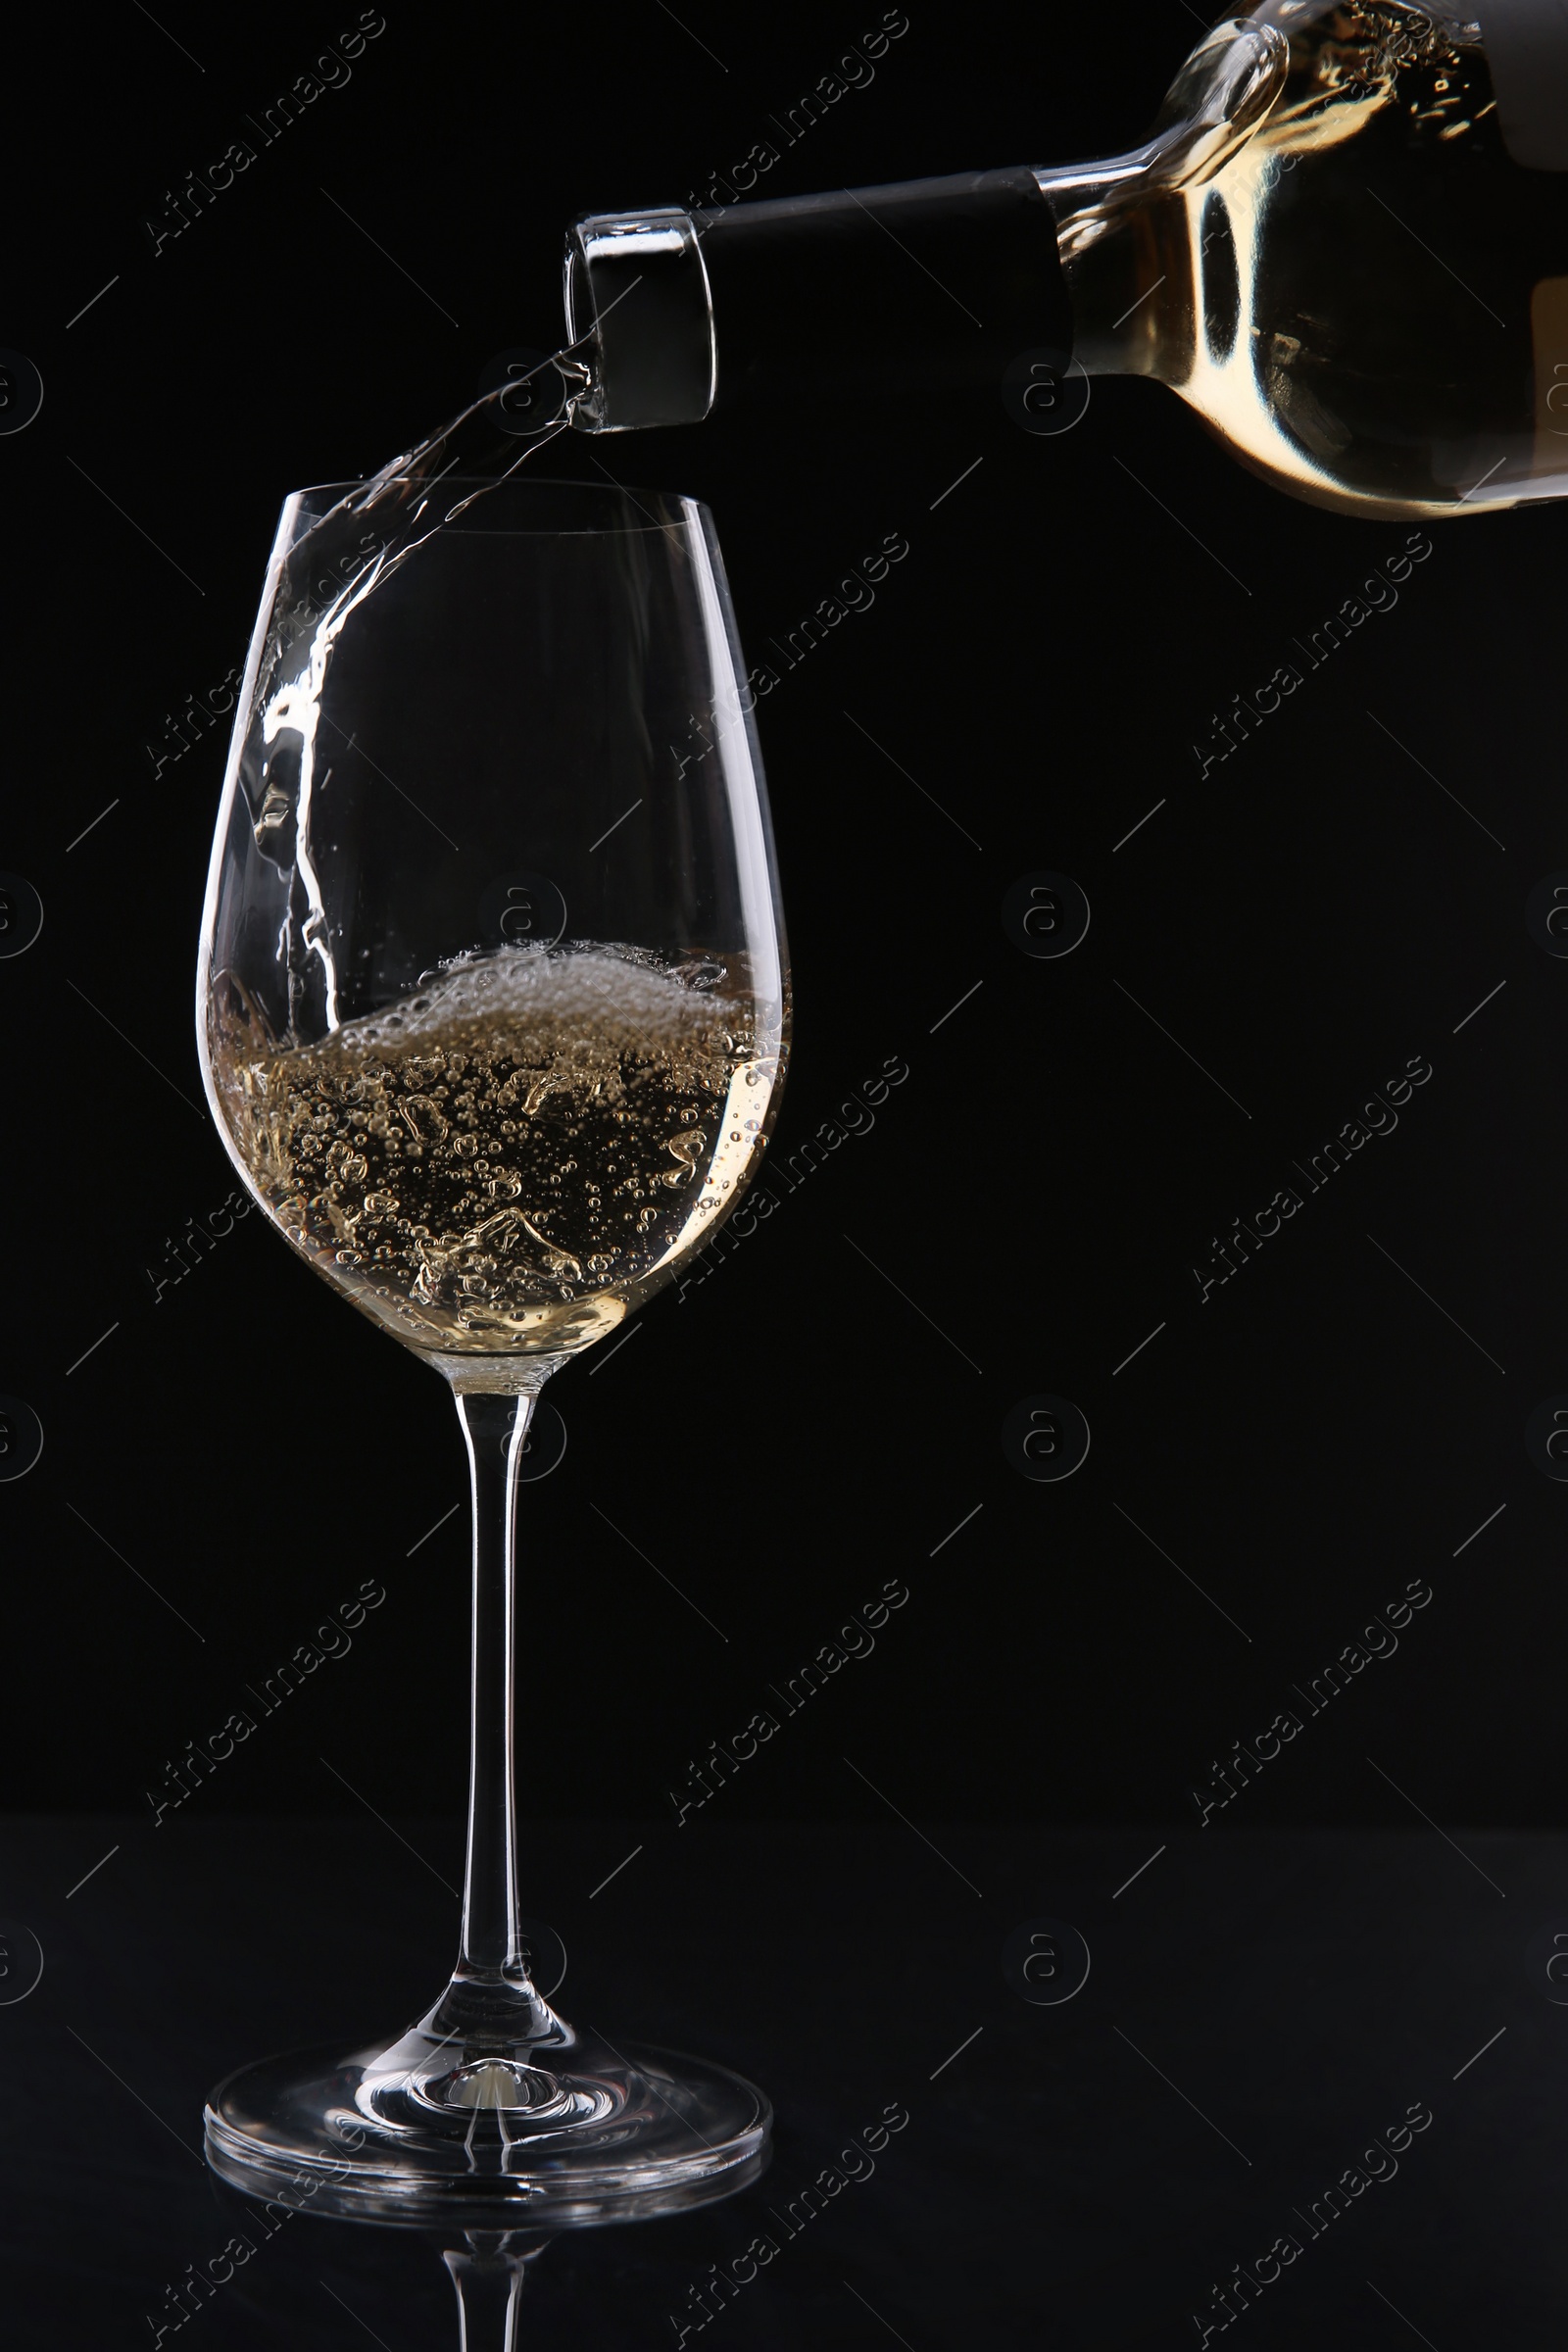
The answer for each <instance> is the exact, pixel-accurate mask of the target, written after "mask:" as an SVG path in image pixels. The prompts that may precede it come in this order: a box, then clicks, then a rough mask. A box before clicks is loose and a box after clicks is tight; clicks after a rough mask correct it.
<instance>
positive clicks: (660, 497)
mask: <svg viewBox="0 0 1568 2352" xmlns="http://www.w3.org/2000/svg"><path fill="white" fill-rule="evenodd" d="M376 478H377V477H376V476H375V475H374V474H360V475H358V476H356V477H355V478H354V479H353V480H351V481H341V482H307V483H304V484H303V485H302V486H301V487H300V488H298V489H294V490H285V491H284V493H283V510H284V511H286V510H287V509H288V508H289V507H290V506H292V505H294V504H296V502H299V501H302V500H306V499H313V500H314V499H320V498H323V497H324V496H325V495H326V494H327V493H328V492H329V491H330V492H335V493H336V494H337V499H338V500H341V499H343V498H346V497H348V496H349V494H350V493H351V492H353V491H355V490H364V489H366V488H367V487H368V484H369V483H370V482H372V481H374V480H375V479H376ZM386 478H387V481H388V483H389V484H390V483H392V482H396V481H408V480H411V479H412V478H413V477H412V476H410V475H408V474H389V475H388V476H387V477H386ZM437 481H441V482H445V483H450V484H451V486H452V487H453V488H454V489H473V490H483V491H502V490H511V491H513V492H514V493H516V492H519V491H520V492H524V493H527V494H529V495H533V494H536V493H537V494H540V495H541V496H542V495H546V494H549V493H552V492H559V491H564V492H566V493H568V494H570V495H573V496H575V495H586V496H589V497H593V498H598V499H602V500H604V501H606V502H608V501H610V500H612V499H619V500H621V501H622V502H627V501H629V502H630V503H631V504H632V505H634V506H635V505H636V504H637V503H638V502H639V501H640V500H643V499H647V500H649V501H650V502H655V501H662V502H663V503H665V504H666V505H671V506H676V507H681V508H687V509H690V510H692V511H693V512H694V513H695V514H697V515H703V516H708V517H709V519H711V516H710V515H709V509H708V506H707V504H706V503H705V501H704V500H702V499H700V498H696V497H693V496H692V494H691V493H690V492H689V491H684V490H655V489H650V488H648V487H646V486H644V485H640V484H637V483H631V482H626V483H621V482H610V481H604V482H588V481H579V480H577V479H575V478H572V479H570V480H561V479H558V478H555V477H553V476H544V475H533V476H530V477H528V478H526V479H524V480H517V479H515V477H514V476H513V475H511V474H476V473H443V474H440V475H437V476H434V477H432V480H431V483H430V487H431V488H432V489H433V488H434V487H435V483H436V482H437ZM334 503H336V501H334ZM440 527H441V528H442V529H443V530H450V531H452V532H453V533H454V535H455V536H462V533H463V525H462V522H461V520H460V521H456V522H444V523H442V525H441V526H440ZM672 527H673V524H672V523H671V522H668V521H665V522H660V521H657V520H654V519H650V520H648V521H646V522H629V521H628V522H620V521H616V522H600V523H592V524H581V525H578V526H577V527H576V528H571V527H566V528H561V527H556V528H554V529H553V528H551V527H550V526H549V525H548V524H544V525H541V526H539V528H537V529H536V530H533V531H526V530H518V531H515V532H510V533H508V532H492V533H487V534H486V535H487V536H492V537H497V538H501V537H515V538H542V539H564V538H584V537H604V538H611V537H624V538H634V537H641V536H643V535H645V534H647V533H648V532H653V531H658V532H667V531H668V530H670V529H671V528H672Z"/></svg>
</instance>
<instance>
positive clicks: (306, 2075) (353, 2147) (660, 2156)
mask: <svg viewBox="0 0 1568 2352" xmlns="http://www.w3.org/2000/svg"><path fill="white" fill-rule="evenodd" d="M401 2046H404V2045H398V2044H394V2045H393V2050H392V2051H391V2052H389V2051H388V2049H387V2047H386V2045H385V2044H376V2045H372V2046H370V2047H368V2048H362V2049H356V2050H352V2051H348V2052H345V2051H343V2050H341V2049H317V2050H305V2051H295V2052H291V2053H290V2054H288V2055H286V2056H284V2057H279V2058H266V2059H263V2060H261V2061H260V2062H259V2063H258V2064H256V2065H252V2066H246V2067H242V2068H241V2069H240V2070H239V2072H238V2073H237V2074H233V2075H230V2076H229V2077H228V2078H227V2080H226V2081H225V2082H221V2083H220V2084H219V2086H218V2088H217V2089H216V2090H215V2091H214V2092H213V2094H212V2097H211V2099H210V2100H209V2101H208V2105H207V2111H206V2125H207V2160H208V2162H209V2163H210V2164H211V2165H212V2167H213V2169H214V2171H215V2172H217V2173H219V2174H221V2177H222V2178H223V2179H224V2180H227V2181H230V2182H231V2183H232V2185H233V2186H234V2187H235V2188H239V2189H244V2190H245V2191H247V2192H248V2193H249V2194H250V2195H252V2196H257V2197H265V2198H269V2199H270V2200H272V2201H274V2202H276V2203H281V2204H282V2205H284V2206H285V2207H287V2208H288V2209H290V2210H292V2211H294V2212H299V2213H304V2212H310V2213H320V2214H330V2215H332V2216H335V2217H336V2218H338V2219H343V2220H363V2221H378V2222H402V2223H404V2224H406V2225H408V2226H411V2227H426V2226H429V2225H430V2224H432V2223H447V2224H450V2225H452V2226H454V2227H456V2228H459V2229H546V2230H554V2229H573V2228H579V2229H580V2228H584V2227H587V2226H589V2225H592V2224H594V2223H602V2222H627V2221H645V2220H653V2219H654V2218H655V2217H656V2216H657V2215H660V2214H667V2213H677V2212H680V2211H683V2210H684V2209H685V2208H687V2207H689V2206H694V2205H704V2204H708V2203H710V2202H711V2200H713V2199H714V2198H718V2197H727V2196H732V2195H733V2194H734V2193H735V2191H736V2190H737V2189H741V2188H745V2187H746V2186H747V2185H748V2184H749V2183H750V2182H751V2181H753V2180H756V2179H757V2178H758V2176H759V2175H760V2173H761V2172H762V2171H763V2169H764V2168H765V2166H766V2163H767V2158H768V2143H769V2137H770V2134H771V2131H772V2123H773V2116H772V2109H771V2107H770V2105H769V2103H768V2101H767V2099H766V2098H765V2097H764V2096H763V2094H762V2092H761V2091H760V2090H758V2089H757V2088H755V2086H754V2085H753V2084H752V2083H750V2082H745V2081H743V2080H742V2078H741V2077H740V2076H739V2075H732V2074H730V2073H729V2072H728V2070H727V2069H726V2068H724V2067H721V2066H712V2065H710V2064H709V2063H708V2062H707V2061H706V2060H703V2059H700V2058H687V2057H684V2056H680V2055H677V2054H676V2053H675V2052H673V2051H668V2050H655V2049H649V2048H647V2047H645V2046H644V2045H642V2044H635V2045H633V2046H631V2047H629V2048H627V2049H624V2050H622V2049H619V2048H615V2047H613V2045H612V2044H610V2043H609V2042H606V2041H603V2040H601V2039H600V2038H599V2037H598V2036H597V2035H595V2034H575V2035H574V2036H573V2037H572V2041H571V2045H570V2047H569V2048H568V2049H565V2050H563V2051H561V2052H559V2053H558V2052H554V2051H553V2052H551V2053H550V2056H551V2057H552V2058H553V2059H554V2060H555V2061H556V2062H555V2063H554V2064H553V2065H551V2066H550V2067H549V2068H548V2069H546V2068H543V2067H540V2066H535V2065H532V2064H530V2063H527V2061H526V2059H525V2058H524V2059H522V2060H520V2061H519V2060H518V2059H515V2058H512V2057H506V2056H492V2057H484V2058H480V2059H478V2060H475V2061H469V2062H468V2063H460V2062H455V2063H454V2064H453V2065H452V2066H451V2067H450V2069H449V2070H448V2071H447V2072H445V2073H444V2074H442V2075H439V2076H434V2077H432V2076H431V2075H430V2074H429V2073H428V2071H427V2070H426V2069H423V2068H421V2069H419V2070H418V2071H417V2074H416V2073H415V2072H412V2071H411V2072H408V2073H400V2072H399V2071H398V2070H397V2069H395V2068H389V2065H388V2059H389V2057H391V2056H393V2055H394V2054H395V2053H396V2052H397V2051H398V2050H399V2048H400V2047H401Z"/></svg>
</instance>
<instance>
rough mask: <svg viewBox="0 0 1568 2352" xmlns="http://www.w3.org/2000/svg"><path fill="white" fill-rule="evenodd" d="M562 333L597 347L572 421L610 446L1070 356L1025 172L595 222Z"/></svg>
mask: <svg viewBox="0 0 1568 2352" xmlns="http://www.w3.org/2000/svg"><path fill="white" fill-rule="evenodd" d="M566 318H567V331H568V333H569V334H570V335H572V336H573V337H578V336H583V335H588V334H591V335H592V336H593V338H594V340H595V342H596V344H597V346H598V355H599V357H598V368H597V371H596V372H597V378H598V381H597V384H596V388H595V391H594V394H593V396H592V399H591V401H590V402H589V403H587V404H585V405H584V407H583V408H582V409H581V410H580V411H579V413H578V418H577V421H578V422H580V423H581V424H583V425H584V426H586V427H587V428H588V429H589V430H593V431H600V432H605V431H609V432H614V431H620V430H625V429H628V428H630V427H632V426H637V425H646V424H689V423H695V422H697V421H698V420H699V419H701V418H702V417H705V416H707V415H708V414H709V412H710V410H711V408H714V407H716V408H719V409H729V408H731V407H735V406H739V405H742V404H756V405H759V406H768V407H777V406H781V405H784V406H789V405H794V406H798V407H799V406H816V407H821V408H823V409H824V410H826V409H829V408H837V409H840V410H843V409H844V408H845V407H846V406H847V405H853V406H855V407H863V406H865V405H866V404H873V405H874V404H877V403H882V402H894V401H896V402H907V401H908V400H911V399H919V400H922V401H927V402H928V401H929V400H930V399H931V398H932V396H933V395H935V396H937V397H939V398H940V396H941V395H943V394H944V393H947V394H957V393H961V392H962V391H964V390H965V389H967V388H972V387H983V386H996V387H1000V385H1001V382H1002V378H1003V375H1004V373H1005V370H1006V368H1007V367H1008V365H1009V364H1010V363H1011V362H1012V361H1013V360H1015V359H1017V358H1018V357H1019V355H1020V353H1023V352H1028V353H1029V354H1030V355H1031V357H1032V358H1039V359H1043V360H1047V361H1049V362H1051V363H1052V364H1053V365H1054V366H1056V367H1058V368H1065V367H1066V366H1067V363H1068V361H1069V359H1070V357H1071V350H1072V322H1071V308H1070V304H1069V301H1068V297H1067V291H1066V287H1065V284H1064V282H1063V279H1062V272H1061V263H1060V260H1059V257H1058V255H1057V251H1056V224H1055V219H1054V214H1053V212H1052V210H1051V207H1050V205H1049V204H1048V203H1047V201H1046V198H1045V196H1044V194H1043V193H1042V191H1041V187H1040V183H1039V180H1038V179H1037V178H1036V176H1035V174H1034V172H1030V171H1027V170H1023V169H1020V170H1017V171H1006V172H961V173H958V174H956V176H954V177H952V178H947V179H920V180H910V181H907V182H904V183H902V184H900V185H897V186H893V187H881V188H854V189H851V188H841V189H840V190H838V192H837V193H836V194H833V195H827V196H791V197H783V198H780V199H778V200H776V201H771V202H767V203H762V204H736V205H729V206H726V207H723V208H719V209H715V210H710V211H706V212H700V213H694V214H689V215H688V214H685V213H681V212H678V211H674V210H670V209H662V208H661V209H655V210H651V211H645V212H642V213H638V214H631V213H628V214H619V215H597V216H593V217H591V218H589V219H587V220H584V221H578V222H577V223H576V225H575V226H574V227H573V229H572V230H571V232H570V235H569V237H568V239H567V259H566Z"/></svg>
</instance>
